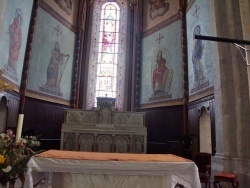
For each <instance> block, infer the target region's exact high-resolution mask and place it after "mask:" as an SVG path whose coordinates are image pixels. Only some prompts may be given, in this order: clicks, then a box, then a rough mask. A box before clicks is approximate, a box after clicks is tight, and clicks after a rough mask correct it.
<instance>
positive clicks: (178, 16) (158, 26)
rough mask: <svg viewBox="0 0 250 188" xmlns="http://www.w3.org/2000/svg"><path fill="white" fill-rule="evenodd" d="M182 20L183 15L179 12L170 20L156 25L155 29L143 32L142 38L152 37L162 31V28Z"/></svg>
mask: <svg viewBox="0 0 250 188" xmlns="http://www.w3.org/2000/svg"><path fill="white" fill-rule="evenodd" d="M179 19H181V15H180V13H179V12H177V13H176V14H175V15H173V16H172V17H170V18H169V19H167V20H165V21H163V22H161V23H159V24H158V25H156V26H155V27H153V28H151V29H149V30H147V31H145V32H143V34H142V38H146V37H147V36H149V35H152V34H153V33H155V32H157V31H159V30H161V29H162V28H164V27H166V26H168V25H170V24H172V23H174V22H176V21H177V20H179Z"/></svg>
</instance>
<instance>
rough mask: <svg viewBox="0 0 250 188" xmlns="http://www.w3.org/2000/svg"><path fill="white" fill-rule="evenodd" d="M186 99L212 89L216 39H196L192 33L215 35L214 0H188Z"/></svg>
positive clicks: (205, 94) (211, 92) (203, 94)
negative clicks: (213, 40) (187, 92)
mask: <svg viewBox="0 0 250 188" xmlns="http://www.w3.org/2000/svg"><path fill="white" fill-rule="evenodd" d="M186 19H187V40H188V82H189V84H188V85H189V102H192V101H194V100H197V99H200V98H203V97H205V96H208V95H211V94H213V93H214V80H215V78H216V75H215V74H214V63H217V62H218V47H217V43H216V42H212V41H207V40H197V39H195V38H194V35H204V36H216V23H215V10H214V3H213V1H207V0H190V1H189V4H188V8H187V15H186Z"/></svg>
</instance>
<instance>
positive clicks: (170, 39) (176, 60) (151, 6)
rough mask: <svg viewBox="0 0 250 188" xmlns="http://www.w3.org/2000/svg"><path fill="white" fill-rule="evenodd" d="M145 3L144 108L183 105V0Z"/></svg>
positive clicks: (142, 98) (143, 46)
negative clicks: (180, 0)
mask: <svg viewBox="0 0 250 188" xmlns="http://www.w3.org/2000/svg"><path fill="white" fill-rule="evenodd" d="M143 3H144V4H143V8H144V16H143V26H144V28H143V39H142V71H141V91H140V94H141V95H140V104H141V108H152V107H163V106H173V105H180V104H182V103H183V63H182V41H181V38H182V34H181V32H182V31H181V17H180V13H179V12H178V10H179V2H178V1H175V0H170V1H168V2H162V3H161V4H160V5H155V3H150V2H149V1H143ZM157 6H158V8H156V7H157Z"/></svg>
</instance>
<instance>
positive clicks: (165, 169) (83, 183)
mask: <svg viewBox="0 0 250 188" xmlns="http://www.w3.org/2000/svg"><path fill="white" fill-rule="evenodd" d="M27 168H28V170H27V174H26V179H25V186H24V187H26V188H33V185H34V184H36V183H37V182H39V181H40V180H44V179H45V186H44V187H52V188H54V187H55V188H58V187H60V188H68V187H71V188H78V187H86V188H127V187H131V188H134V187H145V188H147V187H148V188H152V187H154V188H174V187H175V185H176V184H177V183H178V184H181V185H183V186H184V187H185V188H200V187H201V184H200V180H199V175H198V168H197V166H196V165H195V163H194V162H193V161H191V160H188V159H185V158H182V157H178V156H175V155H171V154H131V153H126V154H124V153H99V152H96V153H94V152H80V151H62V150H49V151H45V152H43V153H40V154H38V155H35V156H34V157H32V158H31V159H30V161H29V162H28V164H27Z"/></svg>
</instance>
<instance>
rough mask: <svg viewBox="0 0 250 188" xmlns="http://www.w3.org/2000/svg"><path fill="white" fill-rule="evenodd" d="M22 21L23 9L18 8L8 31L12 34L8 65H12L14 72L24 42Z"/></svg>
mask: <svg viewBox="0 0 250 188" xmlns="http://www.w3.org/2000/svg"><path fill="white" fill-rule="evenodd" d="M22 23H23V18H22V11H21V10H20V9H16V13H15V18H14V19H13V22H12V24H11V25H10V26H9V32H8V33H9V35H10V47H9V59H8V67H10V68H11V70H13V71H14V73H16V68H17V61H18V57H19V51H20V48H21V44H22V29H21V26H22Z"/></svg>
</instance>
